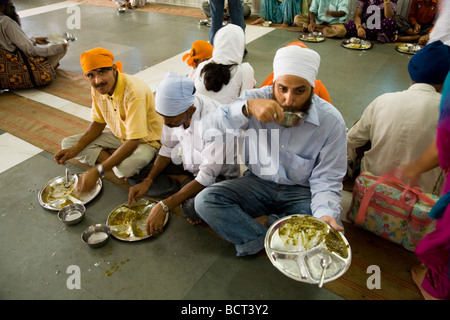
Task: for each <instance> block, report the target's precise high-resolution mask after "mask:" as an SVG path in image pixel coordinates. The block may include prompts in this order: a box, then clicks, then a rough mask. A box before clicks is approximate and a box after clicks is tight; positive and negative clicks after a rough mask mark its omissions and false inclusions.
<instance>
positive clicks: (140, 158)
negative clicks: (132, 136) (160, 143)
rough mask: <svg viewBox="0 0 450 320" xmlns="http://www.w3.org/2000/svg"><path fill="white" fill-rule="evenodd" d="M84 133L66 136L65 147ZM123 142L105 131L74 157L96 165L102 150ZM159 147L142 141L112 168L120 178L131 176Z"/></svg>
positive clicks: (112, 147) (148, 161)
mask: <svg viewBox="0 0 450 320" xmlns="http://www.w3.org/2000/svg"><path fill="white" fill-rule="evenodd" d="M82 136H83V134H77V135H74V136H71V137H67V138H64V139H63V140H62V142H61V146H62V148H63V149H67V148H70V147H73V146H74V145H75V144H76V143H77V142H78V140H80V138H81V137H82ZM121 145H122V142H121V141H120V140H119V139H117V138H116V137H115V136H114V135H113V134H112V133H111V131H104V132H103V133H102V134H101V135H100V136H99V137H98V138H96V139H95V140H94V141H92V142H91V143H90V144H88V145H87V146H86V148H84V149H83V150H82V151H81V152H80V153H79V154H78V156H76V157H75V158H74V159H75V160H78V161H80V162H82V163H86V164H89V165H91V166H94V165H95V163H96V161H97V158H98V156H99V155H100V152H101V151H102V150H105V149H118V148H119V147H120V146H121ZM157 153H158V149H156V148H155V147H152V146H150V145H148V144H146V143H140V144H139V146H138V147H137V148H136V150H134V152H133V153H132V154H131V155H130V156H129V157H128V158H126V159H125V160H123V161H122V162H121V163H120V164H119V165H117V166H115V167H114V168H113V169H112V170H113V172H114V174H115V175H116V176H117V177H118V178H123V177H127V178H128V177H131V176H133V175H135V174H136V173H138V172H139V171H140V170H141V169H142V168H143V167H145V166H146V165H147V164H149V163H150V162H151V161H152V160H153V158H154V157H155V156H156V155H157Z"/></svg>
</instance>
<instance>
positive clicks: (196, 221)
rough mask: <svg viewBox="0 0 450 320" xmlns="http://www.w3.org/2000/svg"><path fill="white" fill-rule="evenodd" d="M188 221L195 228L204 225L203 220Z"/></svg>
mask: <svg viewBox="0 0 450 320" xmlns="http://www.w3.org/2000/svg"><path fill="white" fill-rule="evenodd" d="M187 221H188V222H189V223H190V224H192V225H193V226H195V225H197V224H200V223H202V220H201V219H198V220H192V219H187Z"/></svg>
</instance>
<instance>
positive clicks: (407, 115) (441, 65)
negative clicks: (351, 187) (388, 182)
mask: <svg viewBox="0 0 450 320" xmlns="http://www.w3.org/2000/svg"><path fill="white" fill-rule="evenodd" d="M449 70H450V47H449V46H446V45H444V44H443V43H442V42H441V41H436V42H433V43H432V44H429V45H428V46H426V47H425V48H424V49H422V50H420V51H419V52H418V53H417V54H416V55H414V57H413V58H412V59H411V61H410V63H409V65H408V71H409V74H410V76H411V79H412V81H413V84H412V85H411V87H409V89H408V90H405V91H401V92H395V93H386V94H383V95H381V96H380V97H378V98H376V99H375V100H374V101H373V102H372V103H371V104H370V105H369V106H368V107H367V108H366V109H365V110H364V113H363V114H362V116H361V119H360V120H359V121H358V122H357V123H356V124H355V125H354V126H353V127H352V128H351V129H350V130H349V131H348V134H347V143H348V154H349V162H354V161H355V159H356V150H357V149H358V148H360V147H362V146H364V145H365V144H366V143H367V142H370V143H371V147H370V149H369V150H368V151H366V152H365V153H364V156H363V157H362V160H361V172H362V171H369V172H371V173H373V174H375V175H377V176H380V175H383V174H385V173H388V172H390V171H392V170H393V169H395V168H396V167H398V166H400V165H402V164H404V163H409V162H411V161H413V160H415V159H416V158H418V157H419V156H420V155H421V154H422V153H423V152H424V151H425V150H426V148H427V147H428V146H429V145H430V143H432V142H433V141H434V140H435V138H436V127H437V121H438V118H439V104H440V101H441V94H440V92H441V90H442V85H443V82H444V80H445V77H446V75H447V73H448V72H449ZM440 174H441V169H440V168H435V169H433V170H430V171H429V172H427V173H425V174H423V175H422V177H421V183H420V186H421V188H422V191H423V192H426V193H435V194H437V195H439V191H440V190H439V189H440V187H441V186H440V184H439V183H438V182H439V176H440ZM354 178H355V177H354Z"/></svg>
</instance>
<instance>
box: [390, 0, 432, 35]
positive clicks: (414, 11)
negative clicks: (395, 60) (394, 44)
mask: <svg viewBox="0 0 450 320" xmlns="http://www.w3.org/2000/svg"><path fill="white" fill-rule="evenodd" d="M437 8H438V0H412V1H411V4H410V9H409V15H408V19H405V18H404V17H403V16H400V15H396V16H395V20H396V22H397V28H398V37H397V41H402V42H417V41H418V40H419V39H420V37H421V36H423V35H426V34H428V33H429V32H430V31H431V29H432V28H433V25H434V20H435V19H436V12H437Z"/></svg>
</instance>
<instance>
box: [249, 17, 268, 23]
mask: <svg viewBox="0 0 450 320" xmlns="http://www.w3.org/2000/svg"><path fill="white" fill-rule="evenodd" d="M265 21H266V20H264V19H263V18H258V19H256V20H255V21H253V22H252V23H251V24H260V23H263V22H265Z"/></svg>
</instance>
